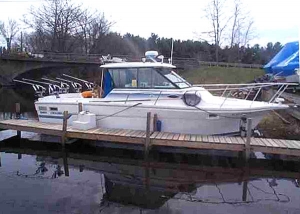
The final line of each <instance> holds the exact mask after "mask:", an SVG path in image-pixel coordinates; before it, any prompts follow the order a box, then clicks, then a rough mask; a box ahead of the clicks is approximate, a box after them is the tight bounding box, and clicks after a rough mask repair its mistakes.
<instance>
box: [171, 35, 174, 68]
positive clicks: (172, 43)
mask: <svg viewBox="0 0 300 214" xmlns="http://www.w3.org/2000/svg"><path fill="white" fill-rule="evenodd" d="M173 48H174V41H173V38H172V48H171V64H172V63H173Z"/></svg>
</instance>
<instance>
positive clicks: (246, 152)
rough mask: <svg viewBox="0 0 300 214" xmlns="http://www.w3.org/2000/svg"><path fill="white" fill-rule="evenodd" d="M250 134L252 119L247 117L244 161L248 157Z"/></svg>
mask: <svg viewBox="0 0 300 214" xmlns="http://www.w3.org/2000/svg"><path fill="white" fill-rule="evenodd" d="M251 135H252V119H251V118H248V119H247V139H246V144H245V158H246V161H247V160H249V158H250V143H251Z"/></svg>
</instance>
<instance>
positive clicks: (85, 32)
mask: <svg viewBox="0 0 300 214" xmlns="http://www.w3.org/2000/svg"><path fill="white" fill-rule="evenodd" d="M79 23H80V27H81V29H80V30H81V31H80V32H79V35H80V36H81V37H82V40H83V49H84V52H85V53H95V52H97V51H99V50H100V49H101V41H102V40H103V37H104V35H106V34H107V33H108V32H109V29H110V27H111V26H112V25H113V24H114V23H113V22H110V21H108V20H107V19H106V18H105V16H104V14H103V13H100V12H98V11H97V12H95V13H94V14H90V13H89V12H88V11H85V12H84V14H83V16H81V18H80V20H79Z"/></svg>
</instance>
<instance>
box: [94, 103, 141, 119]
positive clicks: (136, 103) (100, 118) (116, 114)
mask: <svg viewBox="0 0 300 214" xmlns="http://www.w3.org/2000/svg"><path fill="white" fill-rule="evenodd" d="M141 104H142V103H136V104H134V105H132V106H129V107H127V108H125V109H122V110H120V111H117V112H115V113H113V114H111V115H107V116H104V117H102V118H99V119H97V121H99V120H103V119H105V118H108V117H112V116H115V115H117V114H119V113H122V112H124V111H126V110H128V109H131V108H134V107H136V106H138V105H141Z"/></svg>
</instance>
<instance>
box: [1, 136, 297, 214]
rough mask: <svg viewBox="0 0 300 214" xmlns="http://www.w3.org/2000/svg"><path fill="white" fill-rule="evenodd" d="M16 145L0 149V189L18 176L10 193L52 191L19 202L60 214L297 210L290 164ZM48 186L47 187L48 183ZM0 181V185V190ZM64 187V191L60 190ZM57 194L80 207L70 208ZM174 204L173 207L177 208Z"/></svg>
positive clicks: (3, 145)
mask: <svg viewBox="0 0 300 214" xmlns="http://www.w3.org/2000/svg"><path fill="white" fill-rule="evenodd" d="M21 143H22V147H20V145H18V142H14V141H13V142H12V141H4V142H2V143H0V146H1V153H0V166H1V168H0V175H1V177H2V178H3V177H7V178H8V180H7V179H6V181H9V182H5V183H6V184H7V183H11V186H14V185H15V183H18V185H19V184H20V183H19V182H21V181H20V180H19V179H20V178H21V179H22V180H23V181H22V183H23V184H22V185H19V187H18V188H16V191H17V192H18V191H19V190H20V189H23V188H25V189H26V185H29V186H35V185H37V186H41V185H42V186H43V187H42V189H43V191H45V194H48V193H47V192H49V194H50V193H51V192H52V191H54V190H55V191H56V197H57V198H55V197H52V196H51V195H52V194H53V193H51V194H50V195H48V196H46V195H43V196H42V199H39V198H38V199H36V198H35V197H37V196H36V195H39V194H40V193H37V192H35V191H33V192H29V193H28V195H27V196H26V197H29V198H35V200H37V201H40V203H48V200H50V201H51V200H52V202H51V204H52V203H58V204H60V206H67V207H69V208H68V209H71V210H68V212H72V211H74V210H72V209H79V208H80V209H82V206H83V207H85V208H84V209H83V210H82V212H84V213H86V210H85V209H87V207H89V206H90V205H91V204H93V205H94V206H95V207H94V208H95V210H98V211H99V209H100V210H102V209H103V212H104V211H105V210H106V211H105V212H111V211H115V210H116V209H117V210H119V209H121V210H122V212H123V211H124V210H123V209H125V208H128V207H131V208H132V209H155V210H158V211H160V212H162V213H163V212H165V211H166V209H168V210H173V211H174V210H178V209H180V210H182V209H183V211H184V208H185V207H186V206H187V205H189V206H188V207H189V208H187V210H186V213H189V211H191V210H192V209H193V205H191V204H190V203H192V204H198V205H197V206H204V205H205V204H207V205H214V206H217V205H218V206H221V205H222V204H224V205H225V204H227V205H239V206H243V205H246V204H257V203H260V204H268V205H269V206H272V203H280V204H281V205H280V206H279V205H278V206H277V205H276V207H277V208H278V207H282V206H283V208H282V209H287V208H288V209H292V210H297V209H298V208H299V206H298V202H296V201H299V199H300V191H299V184H298V180H297V179H298V178H299V177H300V176H299V175H300V173H299V171H298V170H299V164H298V163H294V162H288V163H286V162H283V161H279V160H278V161H272V162H271V161H269V160H253V162H250V163H249V165H248V166H244V165H243V164H241V163H240V162H239V161H240V160H238V159H233V158H225V159H219V158H218V159H216V158H212V157H204V156H197V157H195V156H192V157H191V156H184V157H181V158H178V157H177V159H180V161H177V162H174V161H173V160H172V161H170V160H171V159H173V158H172V154H156V158H155V159H153V157H151V158H150V159H148V160H147V161H145V160H143V158H136V159H133V158H130V156H131V152H129V151H123V150H113V149H103V148H90V147H84V146H82V144H83V143H82V142H81V143H79V144H77V145H72V146H69V147H67V149H62V148H61V147H60V146H59V145H53V144H45V143H43V144H41V143H40V142H37V143H34V142H29V141H26V140H25V141H24V140H23V141H22V142H21ZM127 152H128V153H127ZM19 154H22V159H18V155H19ZM137 156H138V155H137ZM162 159H163V160H164V161H162ZM190 160H191V161H192V163H189V161H190ZM1 163H2V165H1ZM224 163H226V164H224ZM224 165H226V166H224ZM68 176H69V177H68ZM1 177H0V181H1ZM48 180H55V182H54V183H53V182H50V183H49V182H48ZM1 183H2V182H0V186H1V187H4V185H3V183H2V184H1ZM68 183H71V184H70V186H71V187H72V188H69V189H68V188H67V187H66V185H67V184H68ZM23 185H24V186H23ZM73 187H76V188H73ZM59 189H60V191H61V192H60V191H59ZM4 191H5V188H4V190H3V189H2V188H1V190H0V195H1V194H2V195H3V194H4V193H5V192H4ZM10 191H11V195H12V196H11V197H18V198H19V196H16V195H18V194H17V193H15V194H13V192H14V191H13V190H10ZM61 195H65V196H64V197H67V198H68V200H71V201H72V200H75V201H77V202H78V201H80V203H79V202H78V203H79V204H78V205H74V204H73V203H72V202H71V201H68V200H67V201H65V200H66V199H63V198H61ZM83 196H84V199H83V198H82V197H83ZM0 198H1V197H0ZM95 198H96V199H95ZM20 200H25V199H24V198H21V199H20ZM26 200H27V199H26ZM28 200H29V201H31V199H28ZM61 200H62V201H63V202H62V201H61ZM0 203H1V200H0ZM28 203H29V202H28ZM179 204H180V208H178V207H177V206H178V205H179ZM283 204H285V205H283ZM71 205H72V206H71ZM49 206H50V205H49ZM51 206H52V205H51ZM99 207H100V208H99ZM121 207H122V208H121ZM277 208H276V209H277ZM278 209H281V208H278ZM121 210H119V211H120V213H121ZM119 211H118V212H119ZM174 212H175V211H174ZM87 213H88V212H87Z"/></svg>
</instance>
